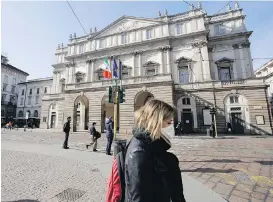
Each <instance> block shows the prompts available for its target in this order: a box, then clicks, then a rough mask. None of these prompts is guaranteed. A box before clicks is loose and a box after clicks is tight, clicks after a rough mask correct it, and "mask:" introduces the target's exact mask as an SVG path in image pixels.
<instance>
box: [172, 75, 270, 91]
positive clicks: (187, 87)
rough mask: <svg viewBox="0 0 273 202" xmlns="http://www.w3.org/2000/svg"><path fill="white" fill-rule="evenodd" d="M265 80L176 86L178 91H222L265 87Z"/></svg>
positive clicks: (208, 82) (251, 79)
mask: <svg viewBox="0 0 273 202" xmlns="http://www.w3.org/2000/svg"><path fill="white" fill-rule="evenodd" d="M264 85H265V83H264V80H263V79H262V78H249V79H237V80H229V81H205V82H195V83H188V84H176V85H175V88H176V89H181V88H182V89H184V90H198V89H212V88H217V89H222V88H235V87H251V86H264Z"/></svg>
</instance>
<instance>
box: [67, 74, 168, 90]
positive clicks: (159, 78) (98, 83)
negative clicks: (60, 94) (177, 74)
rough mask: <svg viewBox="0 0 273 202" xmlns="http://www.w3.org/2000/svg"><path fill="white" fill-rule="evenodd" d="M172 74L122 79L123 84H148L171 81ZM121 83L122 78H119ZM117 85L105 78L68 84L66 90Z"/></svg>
mask: <svg viewBox="0 0 273 202" xmlns="http://www.w3.org/2000/svg"><path fill="white" fill-rule="evenodd" d="M171 81H172V76H171V74H164V75H156V76H142V77H131V78H126V79H123V80H122V85H136V84H147V83H158V82H171ZM117 83H118V85H120V80H117ZM113 85H115V80H103V81H95V82H85V83H78V84H67V85H66V88H65V90H66V91H71V90H81V89H86V88H101V87H108V86H113Z"/></svg>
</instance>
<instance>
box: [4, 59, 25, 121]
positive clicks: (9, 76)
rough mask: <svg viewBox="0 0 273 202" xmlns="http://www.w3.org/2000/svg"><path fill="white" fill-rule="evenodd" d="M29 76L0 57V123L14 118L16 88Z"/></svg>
mask: <svg viewBox="0 0 273 202" xmlns="http://www.w3.org/2000/svg"><path fill="white" fill-rule="evenodd" d="M28 75H29V74H28V73H26V72H24V71H22V70H20V69H18V68H16V67H14V66H12V65H10V64H9V63H8V58H7V57H5V56H2V55H1V123H2V124H5V123H6V122H7V121H10V120H12V119H13V118H15V117H16V106H17V100H18V92H19V91H18V90H19V89H18V86H17V84H18V83H20V82H25V81H26V79H27V76H28Z"/></svg>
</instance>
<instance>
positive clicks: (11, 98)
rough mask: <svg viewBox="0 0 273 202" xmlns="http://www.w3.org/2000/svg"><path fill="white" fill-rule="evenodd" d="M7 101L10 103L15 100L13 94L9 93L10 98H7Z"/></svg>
mask: <svg viewBox="0 0 273 202" xmlns="http://www.w3.org/2000/svg"><path fill="white" fill-rule="evenodd" d="M9 101H10V102H11V103H14V102H15V96H13V95H11V96H10V98H9Z"/></svg>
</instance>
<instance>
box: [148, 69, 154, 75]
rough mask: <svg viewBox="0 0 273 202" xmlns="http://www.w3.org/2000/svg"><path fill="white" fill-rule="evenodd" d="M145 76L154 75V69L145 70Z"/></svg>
mask: <svg viewBox="0 0 273 202" xmlns="http://www.w3.org/2000/svg"><path fill="white" fill-rule="evenodd" d="M146 74H147V76H152V75H155V68H147V70H146Z"/></svg>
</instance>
